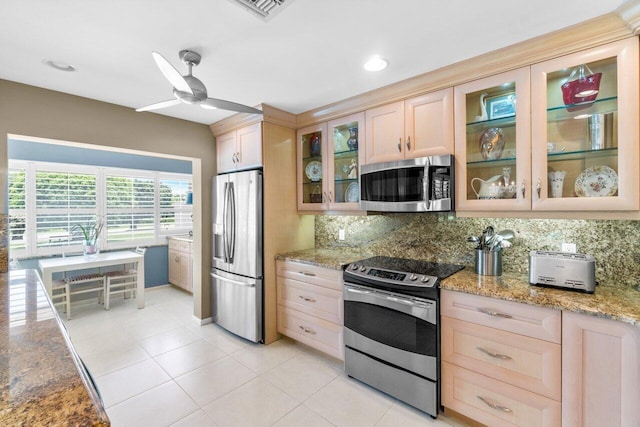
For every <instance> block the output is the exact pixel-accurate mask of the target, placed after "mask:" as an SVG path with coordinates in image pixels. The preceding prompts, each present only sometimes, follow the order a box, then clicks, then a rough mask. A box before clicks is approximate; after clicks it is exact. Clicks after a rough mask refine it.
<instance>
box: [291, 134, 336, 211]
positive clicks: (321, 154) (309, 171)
mask: <svg viewBox="0 0 640 427" xmlns="http://www.w3.org/2000/svg"><path fill="white" fill-rule="evenodd" d="M326 139H327V124H326V123H321V124H318V125H314V126H309V127H306V128H303V129H299V130H298V148H297V152H298V210H324V209H326V208H327V206H328V203H329V195H328V190H327V187H326V185H327V184H326V182H327V179H326V177H327V167H326V164H327V162H326V158H327V157H326V151H327V150H326V149H325V148H326V143H325V141H326Z"/></svg>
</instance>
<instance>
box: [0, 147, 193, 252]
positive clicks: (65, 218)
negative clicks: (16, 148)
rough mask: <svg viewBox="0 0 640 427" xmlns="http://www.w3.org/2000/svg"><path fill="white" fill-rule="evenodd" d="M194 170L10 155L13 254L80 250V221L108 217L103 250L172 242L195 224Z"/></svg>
mask: <svg viewBox="0 0 640 427" xmlns="http://www.w3.org/2000/svg"><path fill="white" fill-rule="evenodd" d="M191 187H192V181H191V176H190V175H185V174H175V173H165V172H155V171H140V170H129V169H117V168H96V167H86V166H81V165H67V164H54V163H42V162H23V161H18V160H10V161H9V192H8V196H9V236H10V250H11V256H12V257H33V256H43V255H52V254H59V253H62V252H63V251H68V250H72V251H75V250H81V244H82V238H81V235H80V233H79V232H78V230H77V229H75V227H74V226H75V225H76V224H86V223H88V222H91V221H95V220H96V218H101V219H102V220H103V221H104V222H105V228H104V231H103V233H102V235H101V237H100V239H99V241H98V244H99V246H100V248H101V249H103V250H107V249H115V248H123V247H132V246H137V245H150V244H166V240H165V238H164V236H166V235H169V234H179V233H186V232H188V231H189V230H191V229H192V212H193V210H192V206H191V205H187V204H186V195H187V191H189V190H190V189H191Z"/></svg>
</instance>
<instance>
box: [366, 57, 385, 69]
mask: <svg viewBox="0 0 640 427" xmlns="http://www.w3.org/2000/svg"><path fill="white" fill-rule="evenodd" d="M387 65H389V61H387V60H386V59H384V58H382V57H380V56H374V57H372V58H371V59H369V60H368V61H367V62H365V63H364V69H365V70H367V71H380V70H384V69H385V68H387Z"/></svg>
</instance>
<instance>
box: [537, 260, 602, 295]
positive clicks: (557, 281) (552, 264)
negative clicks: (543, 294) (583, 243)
mask: <svg viewBox="0 0 640 427" xmlns="http://www.w3.org/2000/svg"><path fill="white" fill-rule="evenodd" d="M529 283H531V284H532V285H536V286H548V287H554V288H562V289H570V290H574V291H581V292H586V293H589V294H592V293H593V292H595V290H596V285H597V284H598V283H597V282H596V261H595V259H594V258H593V256H591V255H587V254H576V253H571V252H549V251H531V252H530V253H529Z"/></svg>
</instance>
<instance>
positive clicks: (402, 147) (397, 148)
mask: <svg viewBox="0 0 640 427" xmlns="http://www.w3.org/2000/svg"><path fill="white" fill-rule="evenodd" d="M365 129H366V138H365V146H366V148H365V162H366V163H367V164H370V163H380V162H389V161H395V160H403V159H414V158H417V157H424V156H432V155H442V154H451V153H453V89H451V88H447V89H444V90H440V91H437V92H432V93H428V94H425V95H421V96H417V97H414V98H410V99H406V100H404V101H399V102H395V103H392V104H386V105H382V106H380V107H377V108H372V109H369V110H367V111H366V112H365Z"/></svg>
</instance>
